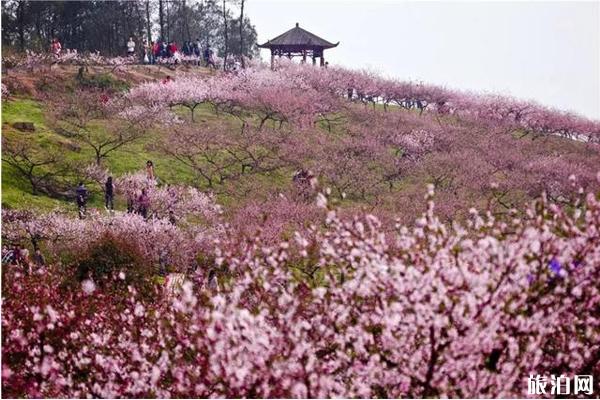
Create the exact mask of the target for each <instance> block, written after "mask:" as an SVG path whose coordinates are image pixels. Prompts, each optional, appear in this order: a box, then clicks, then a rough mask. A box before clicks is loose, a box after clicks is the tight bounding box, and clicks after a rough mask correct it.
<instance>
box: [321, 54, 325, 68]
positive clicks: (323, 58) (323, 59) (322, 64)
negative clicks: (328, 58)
mask: <svg viewBox="0 0 600 400" xmlns="http://www.w3.org/2000/svg"><path fill="white" fill-rule="evenodd" d="M324 66H325V56H324V55H322V56H321V67H324Z"/></svg>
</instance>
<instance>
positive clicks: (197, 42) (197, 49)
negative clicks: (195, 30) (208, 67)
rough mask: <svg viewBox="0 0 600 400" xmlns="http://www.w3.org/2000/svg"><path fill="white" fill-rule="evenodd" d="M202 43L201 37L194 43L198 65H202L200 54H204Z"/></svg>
mask: <svg viewBox="0 0 600 400" xmlns="http://www.w3.org/2000/svg"><path fill="white" fill-rule="evenodd" d="M201 49H202V44H201V43H200V39H196V43H194V48H193V52H194V56H195V57H196V65H200V56H201V55H202V51H201Z"/></svg>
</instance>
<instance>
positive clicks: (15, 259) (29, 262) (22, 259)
mask: <svg viewBox="0 0 600 400" xmlns="http://www.w3.org/2000/svg"><path fill="white" fill-rule="evenodd" d="M2 265H14V266H18V267H22V268H23V272H24V273H25V275H29V274H32V273H35V272H37V271H40V270H43V268H44V267H45V266H46V259H45V258H44V256H43V254H42V252H41V250H40V249H39V248H36V249H35V250H34V253H33V258H32V257H30V256H29V250H28V249H27V248H25V247H24V246H22V245H21V243H16V244H15V245H14V246H13V247H12V248H9V247H7V246H2Z"/></svg>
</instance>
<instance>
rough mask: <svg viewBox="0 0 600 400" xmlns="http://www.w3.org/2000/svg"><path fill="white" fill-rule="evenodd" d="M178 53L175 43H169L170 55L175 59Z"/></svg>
mask: <svg viewBox="0 0 600 400" xmlns="http://www.w3.org/2000/svg"><path fill="white" fill-rule="evenodd" d="M175 53H177V45H176V44H175V42H171V43H169V55H170V56H171V57H173V56H174V55H175Z"/></svg>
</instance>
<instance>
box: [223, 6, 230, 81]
mask: <svg viewBox="0 0 600 400" xmlns="http://www.w3.org/2000/svg"><path fill="white" fill-rule="evenodd" d="M225 3H226V0H223V29H224V31H223V34H224V36H225V54H224V55H223V71H226V70H227V53H228V52H229V38H228V30H229V29H228V26H227V7H226V5H225Z"/></svg>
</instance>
